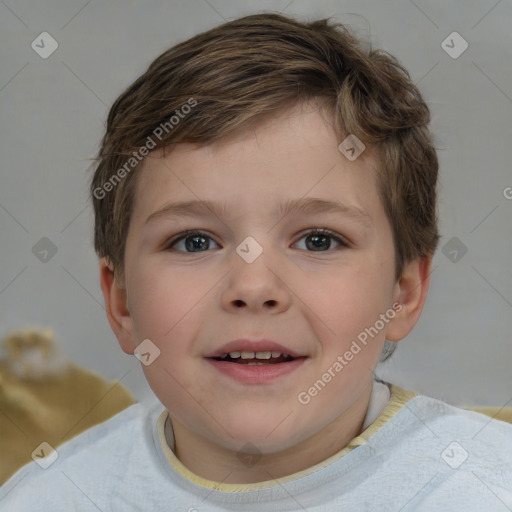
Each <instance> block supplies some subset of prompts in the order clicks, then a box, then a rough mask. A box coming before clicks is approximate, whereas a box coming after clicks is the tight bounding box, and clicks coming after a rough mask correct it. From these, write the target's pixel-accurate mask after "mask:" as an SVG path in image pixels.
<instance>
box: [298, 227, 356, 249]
mask: <svg viewBox="0 0 512 512" xmlns="http://www.w3.org/2000/svg"><path fill="white" fill-rule="evenodd" d="M303 238H305V239H306V244H305V245H306V248H307V250H311V251H313V252H325V251H327V250H329V249H330V248H331V240H334V241H335V243H337V244H338V246H341V247H348V243H347V242H346V241H345V240H343V238H341V237H340V236H338V235H337V234H336V233H334V232H333V231H330V230H329V229H316V228H315V229H313V230H311V231H310V232H309V233H306V234H305V235H303V236H302V237H301V238H300V240H302V239H303ZM336 248H339V247H336Z"/></svg>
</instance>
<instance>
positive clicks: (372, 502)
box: [0, 384, 512, 512]
mask: <svg viewBox="0 0 512 512" xmlns="http://www.w3.org/2000/svg"><path fill="white" fill-rule="evenodd" d="M385 388H387V390H386V389H385ZM389 389H390V390H391V393H390V392H389ZM167 416H168V414H167V411H166V410H165V409H164V408H163V406H162V405H160V404H156V405H154V406H152V407H151V408H149V409H148V408H147V407H146V406H144V405H142V404H135V405H132V406H130V407H128V408H127V409H125V410H124V411H122V412H120V413H119V414H117V415H116V416H114V417H113V418H111V419H110V420H108V421H106V422H104V423H102V424H100V425H96V426H95V427H92V428H91V429H89V430H87V431H85V432H83V433H82V434H80V435H78V436H77V437H75V438H73V439H71V440H70V441H68V442H66V443H64V444H63V445H61V446H59V447H58V448H57V453H58V457H57V459H56V460H55V461H54V462H53V463H52V464H51V465H50V466H49V467H48V468H47V469H42V468H41V467H40V466H39V465H38V463H36V462H31V463H30V464H27V465H26V466H24V467H23V468H21V469H20V470H19V471H18V472H17V473H16V474H15V475H14V476H13V477H12V478H11V479H9V481H8V482H6V483H5V484H4V485H3V486H2V487H0V510H1V511H2V512H29V511H30V512H33V511H39V510H42V511H48V512H50V511H51V512H59V511H63V512H64V511H65V512H69V511H94V512H98V510H100V511H103V512H110V511H112V512H113V511H116V512H117V511H118V512H129V511H144V512H148V511H164V510H165V511H172V512H218V511H226V510H228V511H247V512H273V511H279V512H284V511H308V512H326V511H336V512H343V511H350V512H354V511H355V512H357V511H375V510H378V511H379V512H384V511H401V512H411V511H415V512H418V511H420V512H422V511H423V512H427V511H428V512H433V511H435V512H443V511H446V512H455V511H457V512H458V511H462V510H464V511H465V512H468V511H469V512H471V511H475V512H477V511H478V512H482V511H485V512H491V511H492V512H500V511H503V512H507V511H508V512H510V510H512V425H510V424H508V423H505V422H502V421H497V420H492V419H491V418H489V417H487V416H484V415H483V414H478V413H476V412H472V411H466V410H463V409H459V408H456V407H453V406H451V405H448V404H446V403H444V402H441V401H439V400H436V399H433V398H429V397H426V396H418V395H417V394H416V393H413V392H411V391H406V390H404V389H402V388H399V387H397V386H394V385H390V387H388V386H387V385H379V384H376V385H375V386H374V390H373V393H372V398H371V401H370V406H369V409H368V412H367V415H366V418H365V425H364V426H366V428H365V429H364V430H363V432H362V433H361V434H360V435H359V436H357V437H356V438H354V439H353V440H352V441H351V442H350V443H349V445H348V446H347V447H345V448H344V449H343V450H341V451H340V452H338V453H337V454H335V455H333V456H332V457H330V458H329V459H327V460H325V461H323V462H322V463H320V464H317V465H315V466H313V467H311V468H308V469H306V470H304V471H301V472H300V473H296V474H294V475H290V476H288V477H286V478H280V479H279V482H277V481H268V482H260V483H257V484H220V483H216V482H212V481H209V480H205V479H203V478H201V477H199V476H197V475H195V474H193V473H191V472H190V471H189V470H188V469H187V468H185V467H184V466H183V464H181V462H180V461H179V460H178V459H177V458H176V456H175V455H174V453H173V451H172V449H171V448H172V447H173V445H174V441H173V439H172V428H170V423H169V422H167V421H166V419H167ZM43 453H44V450H43ZM50 457H51V455H50ZM50 457H46V458H42V459H40V460H39V464H42V465H45V464H46V463H47V462H49V461H50Z"/></svg>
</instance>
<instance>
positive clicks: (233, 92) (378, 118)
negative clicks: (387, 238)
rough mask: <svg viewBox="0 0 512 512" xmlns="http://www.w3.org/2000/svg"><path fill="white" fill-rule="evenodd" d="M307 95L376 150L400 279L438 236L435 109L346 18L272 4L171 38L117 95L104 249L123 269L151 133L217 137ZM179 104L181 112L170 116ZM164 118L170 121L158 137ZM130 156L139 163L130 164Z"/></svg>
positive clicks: (103, 208)
mask: <svg viewBox="0 0 512 512" xmlns="http://www.w3.org/2000/svg"><path fill="white" fill-rule="evenodd" d="M309 99H320V100H322V102H323V103H325V104H326V105H327V106H328V108H329V110H330V111H331V112H332V114H333V115H334V120H335V128H336V130H337V132H338V134H339V137H340V142H341V140H343V138H345V137H346V136H347V135H348V134H353V135H355V136H357V137H358V138H359V139H361V141H363V143H364V144H365V145H366V144H370V145H372V147H373V148H375V149H376V150H377V155H378V156H379V169H378V172H377V184H378V190H379V195H380V197H381V199H382V201H383V205H384V208H385V211H386V214H387V216H388V219H389V221H390V224H391V227H392V232H393V240H394V247H395V260H396V262H395V273H396V277H397V279H398V278H399V277H400V276H401V275H402V271H403V266H404V264H405V263H406V262H408V261H411V260H413V259H415V258H417V257H424V256H427V255H428V254H430V253H433V252H434V251H435V248H436V246H437V242H438V239H439V235H438V231H437V217H436V183H437V174H438V160H437V155H436V151H435V148H434V146H433V144H432V140H431V135H430V132H429V130H428V127H427V125H428V123H429V122H430V112H429V109H428V107H427V105H426V103H425V102H424V100H423V98H422V97H421V94H420V92H419V90H418V88H417V87H416V86H415V85H414V83H413V82H412V81H411V79H410V76H409V73H408V72H407V70H406V69H405V68H404V67H403V66H402V65H401V64H400V63H399V62H398V61H397V59H396V58H395V57H393V56H391V55H390V54H388V53H387V52H385V51H383V50H380V49H375V50H374V49H371V48H370V49H364V48H363V45H362V44H361V43H360V42H359V41H358V40H357V39H356V38H355V37H354V36H353V35H352V34H351V33H350V32H349V31H348V30H347V29H346V28H345V27H344V26H343V25H342V24H339V23H331V22H330V20H329V19H321V20H317V21H314V22H308V23H302V22H299V21H297V20H294V19H291V18H289V17H285V16H282V15H279V14H273V13H267V14H256V15H251V16H246V17H243V18H240V19H237V20H234V21H230V22H228V23H225V24H223V25H220V26H218V27H216V28H213V29H211V30H208V31H206V32H203V33H201V34H198V35H196V36H194V37H192V38H191V39H189V40H187V41H184V42H182V43H180V44H178V45H176V46H174V47H172V48H170V49H169V50H167V51H166V52H164V53H163V54H162V55H160V56H159V57H158V58H157V59H156V60H155V61H154V62H152V63H151V65H150V66H149V68H148V69H147V71H146V72H145V73H144V74H143V75H142V76H140V77H139V78H138V79H137V80H136V81H135V82H134V83H133V84H132V85H130V86H129V87H128V88H127V89H126V90H125V91H124V92H123V93H122V94H121V96H119V98H118V99H117V100H116V101H115V103H114V104H113V106H112V108H111V110H110V113H109V116H108V120H107V126H106V133H105V135H104V137H103V140H102V145H101V148H100V151H99V153H98V157H97V160H98V161H99V164H98V167H97V169H96V172H95V174H94V176H93V179H92V182H91V194H92V200H93V205H94V212H95V229H94V246H95V250H96V252H97V253H98V255H99V256H100V257H106V258H107V259H108V260H109V261H111V263H112V264H113V266H114V269H115V271H116V274H118V275H123V274H124V251H125V244H126V237H127V233H128V227H129V223H130V217H131V213H132V210H133V202H134V189H135V183H136V179H135V178H136V176H137V168H138V167H140V166H139V163H138V160H137V159H136V158H135V157H136V156H138V158H139V159H140V156H141V155H140V154H137V153H136V152H138V151H139V150H140V148H143V147H145V146H147V145H148V141H149V140H151V141H152V143H153V144H152V145H151V148H152V149H155V150H156V149H159V148H164V149H165V147H169V146H171V145H173V144H177V143H180V142H193V143H198V144H200V145H202V144H207V143H211V142H213V141H216V140H219V139H222V138H225V137H227V136H228V135H229V134H232V133H233V132H234V131H235V130H238V131H239V130H241V129H243V128H246V127H248V126H249V125H250V124H251V123H253V122H255V121H256V120H259V119H262V118H263V117H264V116H268V115H275V114H277V113H279V112H281V111H282V110H284V109H286V108H289V107H291V106H293V105H295V104H297V103H299V102H302V101H306V100H309ZM184 105H189V106H191V105H194V108H187V109H186V110H185V108H184ZM175 113H176V115H174V114H175ZM180 113H183V114H184V115H183V116H181V115H180V116H179V117H180V118H182V119H183V120H182V121H181V120H179V121H178V123H177V124H175V123H171V122H170V120H171V119H172V117H176V119H177V115H178V114H180ZM185 114H186V115H185ZM166 123H167V124H166ZM171 125H172V126H171ZM159 126H164V127H165V126H167V128H169V129H167V128H166V129H165V134H164V133H163V131H164V130H162V129H160V131H161V132H162V134H161V135H162V136H160V137H156V136H155V132H156V130H157V129H158V127H159ZM156 133H159V134H160V132H156ZM155 139H157V140H155ZM145 153H147V151H145V152H143V154H145ZM131 160H133V162H132V167H133V170H131V168H130V166H128V167H126V163H127V162H128V161H131ZM141 161H142V160H141ZM123 166H125V167H123ZM123 169H124V171H123ZM116 173H117V174H116Z"/></svg>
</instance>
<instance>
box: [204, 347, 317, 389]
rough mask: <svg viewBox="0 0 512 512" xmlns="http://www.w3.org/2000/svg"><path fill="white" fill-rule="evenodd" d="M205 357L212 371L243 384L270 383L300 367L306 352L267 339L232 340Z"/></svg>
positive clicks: (306, 357)
mask: <svg viewBox="0 0 512 512" xmlns="http://www.w3.org/2000/svg"><path fill="white" fill-rule="evenodd" d="M205 359H206V360H207V361H208V362H209V363H210V364H211V365H212V366H213V367H214V368H215V370H216V371H218V372H220V373H221V374H223V375H224V376H226V377H229V378H231V379H234V380H237V381H239V382H242V383H244V384H271V383H273V382H274V381H275V380H277V379H279V378H284V376H285V375H289V374H290V373H292V372H294V371H295V370H297V369H298V368H300V367H301V366H302V364H303V363H304V361H305V360H306V359H308V356H305V355H302V354H300V353H298V352H295V351H293V350H292V349H290V348H288V347H285V346H284V345H280V344H278V343H276V342H273V341H271V340H259V341H250V340H234V341H232V342H230V343H227V344H226V345H224V346H223V347H221V348H219V349H217V350H216V351H214V352H212V353H210V354H208V355H207V356H206V357H205Z"/></svg>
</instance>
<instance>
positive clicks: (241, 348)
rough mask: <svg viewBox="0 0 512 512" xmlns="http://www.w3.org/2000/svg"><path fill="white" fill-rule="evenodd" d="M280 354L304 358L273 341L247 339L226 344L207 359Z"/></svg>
mask: <svg viewBox="0 0 512 512" xmlns="http://www.w3.org/2000/svg"><path fill="white" fill-rule="evenodd" d="M266 351H270V352H280V353H281V354H288V355H289V356H292V357H304V356H303V355H301V354H299V353H298V352H295V351H294V350H292V349H291V348H288V347H285V346H284V345H280V344H279V343H276V342H275V341H272V340H258V341H251V340H246V339H238V340H233V341H230V342H229V343H226V344H225V345H223V346H222V347H220V348H219V349H216V350H215V351H213V352H211V353H210V354H208V355H206V356H205V357H208V358H212V357H220V356H221V355H222V354H229V353H230V352H266Z"/></svg>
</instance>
